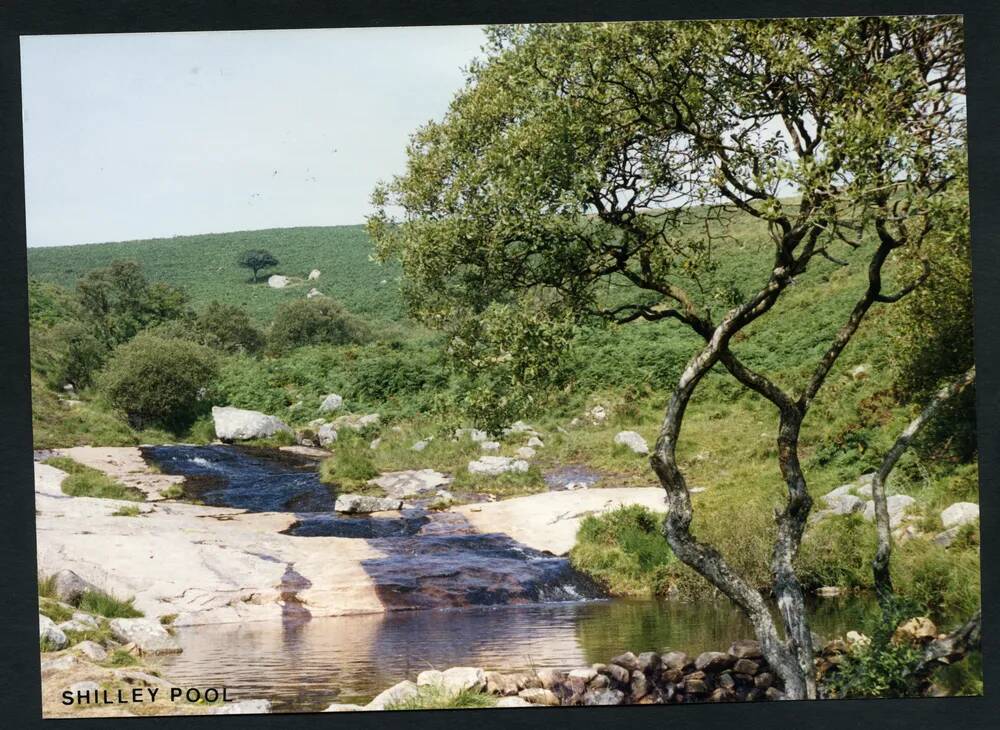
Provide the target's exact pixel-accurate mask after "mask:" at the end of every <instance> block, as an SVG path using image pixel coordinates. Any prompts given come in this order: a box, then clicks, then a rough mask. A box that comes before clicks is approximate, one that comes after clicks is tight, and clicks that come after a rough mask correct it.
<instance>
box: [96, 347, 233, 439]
mask: <svg viewBox="0 0 1000 730" xmlns="http://www.w3.org/2000/svg"><path fill="white" fill-rule="evenodd" d="M217 376H218V361H217V359H216V356H215V354H214V353H213V352H212V351H211V350H209V349H208V348H207V347H204V346H203V345H198V344H196V343H194V342H189V341H187V340H181V339H167V338H164V337H157V336H155V335H151V334H145V333H144V334H141V335H139V336H138V337H136V338H135V339H133V340H132V341H131V342H128V343H126V344H124V345H121V346H119V347H118V348H117V349H116V350H115V351H114V353H113V354H112V356H111V359H110V361H109V362H108V365H107V367H106V368H105V370H104V372H103V373H102V374H101V381H100V387H101V389H102V390H103V391H104V393H105V394H106V395H107V397H108V400H109V401H110V402H111V404H112V405H113V406H114V407H115V408H118V409H119V410H121V411H123V412H124V413H125V415H126V417H127V419H128V421H129V425H131V426H132V427H133V428H138V429H141V428H146V427H147V426H150V425H154V424H155V425H160V426H163V427H165V428H168V429H170V430H173V431H175V432H176V431H180V430H182V429H183V428H185V427H186V426H188V425H190V424H191V423H192V422H193V421H194V420H195V419H196V418H197V417H198V416H199V415H201V414H202V413H203V412H204V411H205V410H207V408H208V406H209V405H210V400H209V397H208V392H209V390H210V388H211V387H212V384H213V383H214V382H215V380H216V378H217Z"/></svg>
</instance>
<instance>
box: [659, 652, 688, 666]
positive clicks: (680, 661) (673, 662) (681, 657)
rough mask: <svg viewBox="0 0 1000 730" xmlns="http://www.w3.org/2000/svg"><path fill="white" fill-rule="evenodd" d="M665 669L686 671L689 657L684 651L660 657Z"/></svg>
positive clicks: (667, 653) (668, 653)
mask: <svg viewBox="0 0 1000 730" xmlns="http://www.w3.org/2000/svg"><path fill="white" fill-rule="evenodd" d="M660 662H661V663H662V664H663V668H664V669H684V667H686V666H687V664H688V655H687V654H685V653H684V652H683V651H668V652H666V653H664V654H663V655H662V656H661V657H660Z"/></svg>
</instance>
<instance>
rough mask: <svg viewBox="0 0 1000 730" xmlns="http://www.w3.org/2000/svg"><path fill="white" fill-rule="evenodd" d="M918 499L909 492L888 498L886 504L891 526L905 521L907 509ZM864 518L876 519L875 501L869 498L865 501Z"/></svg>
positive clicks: (894, 526) (868, 519)
mask: <svg viewBox="0 0 1000 730" xmlns="http://www.w3.org/2000/svg"><path fill="white" fill-rule="evenodd" d="M916 502H917V500H915V499H914V498H913V497H911V496H909V495H908V494H894V495H892V496H891V497H888V498H887V499H886V506H887V507H888V509H889V527H891V528H893V529H895V528H897V527H899V526H900V525H901V524H902V523H903V519H904V518H905V517H906V513H907V511H908V510H909V509H910V508H911V507H912V506H913V505H914V504H916ZM864 518H865V519H866V520H867V521H868V522H874V521H875V502H874V501H872V500H869V501H868V502H865V511H864Z"/></svg>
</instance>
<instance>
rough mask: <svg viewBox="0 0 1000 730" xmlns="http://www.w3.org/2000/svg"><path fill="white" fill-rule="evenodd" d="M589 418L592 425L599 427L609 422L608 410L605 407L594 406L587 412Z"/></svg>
mask: <svg viewBox="0 0 1000 730" xmlns="http://www.w3.org/2000/svg"><path fill="white" fill-rule="evenodd" d="M587 416H588V417H589V418H590V422H591V423H593V424H594V425H595V426H599V425H600V424H602V423H604V422H605V421H606V420H608V409H607V408H605V407H604V406H594V407H593V408H591V409H590V410H589V411H587Z"/></svg>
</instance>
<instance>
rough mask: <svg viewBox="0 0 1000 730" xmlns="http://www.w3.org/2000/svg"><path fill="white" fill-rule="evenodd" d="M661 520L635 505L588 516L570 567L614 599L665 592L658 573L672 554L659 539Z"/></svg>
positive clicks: (660, 515)
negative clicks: (613, 595) (594, 582)
mask: <svg viewBox="0 0 1000 730" xmlns="http://www.w3.org/2000/svg"><path fill="white" fill-rule="evenodd" d="M663 517H664V516H663V515H662V514H659V513H656V512H653V511H652V510H650V509H647V508H646V507H642V506H640V505H629V506H625V507H620V508H618V509H616V510H614V511H612V512H607V513H605V514H603V515H598V516H594V515H588V516H587V517H585V518H584V519H583V521H582V522H581V523H580V530H579V532H578V533H577V538H576V539H577V542H576V545H575V546H574V548H573V550H572V551H571V552H570V560H571V561H572V563H573V566H574V567H575V568H576V569H577V570H580V571H581V572H584V573H587V574H588V575H590V576H591V577H592V578H594V579H595V580H596V581H598V582H599V583H601V584H602V585H603V586H604V587H605V588H606V589H607V590H608V591H609V592H610V593H612V594H615V595H648V594H650V593H656V592H658V591H661V592H662V591H666V590H668V589H669V588H668V584H669V581H666V580H664V577H665V576H664V573H663V568H664V567H665V566H667V565H668V564H669V563H671V562H673V561H674V554H673V551H671V549H670V546H669V545H668V544H667V540H666V538H665V537H664V536H663V533H662V525H663Z"/></svg>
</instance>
